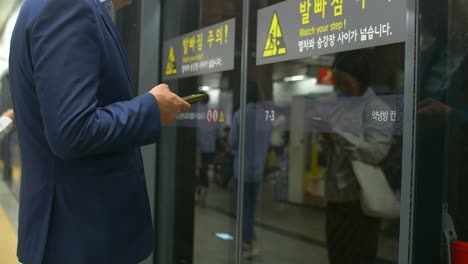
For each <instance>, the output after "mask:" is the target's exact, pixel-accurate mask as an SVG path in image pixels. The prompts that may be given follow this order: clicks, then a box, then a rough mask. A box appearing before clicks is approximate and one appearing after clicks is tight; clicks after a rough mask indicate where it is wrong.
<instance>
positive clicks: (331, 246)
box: [233, 43, 404, 264]
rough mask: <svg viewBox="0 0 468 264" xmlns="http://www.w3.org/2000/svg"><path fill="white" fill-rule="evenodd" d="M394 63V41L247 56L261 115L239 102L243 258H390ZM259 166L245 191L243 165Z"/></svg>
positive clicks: (394, 256)
mask: <svg viewBox="0 0 468 264" xmlns="http://www.w3.org/2000/svg"><path fill="white" fill-rule="evenodd" d="M252 46H253V47H255V45H252ZM403 65H404V44H401V43H399V44H393V45H388V46H381V47H374V48H371V49H362V50H356V51H347V52H343V53H340V54H328V55H321V56H315V57H313V58H305V59H300V60H295V61H288V62H280V63H275V64H270V65H263V66H255V65H254V64H253V63H251V64H249V67H251V69H250V70H249V76H250V79H251V81H250V82H249V83H248V84H247V94H249V91H253V90H258V91H259V95H260V98H261V100H260V102H258V103H257V104H256V105H257V107H259V106H261V108H260V109H261V111H263V118H261V119H260V118H257V119H256V120H255V124H253V120H254V118H253V117H254V116H255V115H254V114H252V113H249V112H248V109H249V107H248V105H247V106H246V109H247V113H246V125H245V140H246V145H245V152H246V153H245V159H244V163H245V171H244V172H243V173H241V174H240V175H243V174H244V181H246V182H245V184H244V190H243V191H244V201H243V207H244V208H243V214H244V215H243V227H244V230H242V231H243V232H242V235H243V238H242V240H243V245H244V246H243V248H242V251H243V260H244V262H243V263H274V264H275V263H304V264H305V263H331V264H334V263H339V264H343V263H353V264H354V263H364V264H366V263H380V262H387V263H397V262H398V249H399V243H398V241H399V190H400V188H401V163H402V160H401V156H402V126H403V119H402V117H403V106H402V105H403V83H404V80H403V75H404V69H403ZM252 83H255V84H256V85H255V86H253V85H252ZM257 110H258V113H257V115H259V112H260V110H259V109H257ZM249 118H250V120H249ZM251 122H252V123H251ZM265 124H268V127H269V129H271V133H269V134H267V133H264V134H263V137H267V139H265V138H262V139H265V141H263V140H262V141H260V140H259V136H258V133H259V132H260V131H261V130H262V127H264V126H265ZM233 126H234V124H233ZM249 140H250V141H249ZM264 142H268V146H263V143H264ZM234 143H235V142H234ZM259 154H261V155H264V156H262V157H261V159H260V158H257V159H256V158H255V155H259ZM252 162H255V163H257V164H256V165H255V166H254V165H249V164H250V163H252ZM353 164H360V166H361V167H362V166H364V167H365V169H364V170H362V169H359V168H355V166H353ZM260 168H261V171H260V175H261V176H259V178H257V181H255V185H253V186H255V187H256V188H254V191H255V192H254V194H255V195H256V196H257V199H256V200H252V198H251V196H250V192H251V189H252V188H251V186H252V183H251V182H249V180H248V179H249V177H248V176H245V175H247V174H248V173H253V172H254V171H256V170H260ZM357 174H360V175H361V176H363V177H362V178H364V180H358V177H357V176H358V175H357ZM360 178H361V177H360ZM365 178H367V179H368V180H366V179H365ZM375 178H377V179H379V180H378V183H377V184H376V185H375V182H374V179H375ZM369 179H370V180H369ZM364 185H366V186H367V185H371V186H372V187H371V188H367V190H370V191H371V192H373V193H376V191H375V190H378V191H377V193H379V191H380V190H383V191H382V192H381V194H379V195H378V198H379V199H378V200H379V201H381V202H382V201H383V205H384V207H385V210H383V209H381V208H379V207H377V208H375V207H372V206H373V204H370V205H371V206H369V203H366V202H363V198H362V197H363V195H364V193H368V192H363V189H364V188H363V186H364ZM257 188H258V189H257ZM367 201H368V200H367ZM252 205H254V206H255V208H253V209H252ZM374 209H375V210H374ZM248 210H251V211H248ZM250 212H253V213H252V214H251V213H250ZM246 215H247V217H249V219H246ZM252 215H253V217H254V218H253V219H254V221H252V218H251V217H252ZM252 222H254V223H255V228H254V229H250V230H255V233H254V234H255V236H251V234H250V233H249V232H248V231H249V229H248V228H249V227H251V225H250V224H251V223H252ZM246 227H247V230H246ZM252 242H253V243H252Z"/></svg>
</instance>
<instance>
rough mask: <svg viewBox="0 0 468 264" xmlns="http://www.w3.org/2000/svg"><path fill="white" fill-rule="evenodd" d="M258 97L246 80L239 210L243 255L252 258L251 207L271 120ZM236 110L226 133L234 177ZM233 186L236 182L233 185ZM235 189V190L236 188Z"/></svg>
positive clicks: (254, 247)
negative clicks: (243, 151)
mask: <svg viewBox="0 0 468 264" xmlns="http://www.w3.org/2000/svg"><path fill="white" fill-rule="evenodd" d="M258 99H259V91H258V88H257V84H256V83H254V82H249V83H248V87H247V105H246V120H245V126H246V127H245V131H246V133H245V155H244V157H243V158H244V172H243V173H242V176H243V177H244V201H243V214H242V221H243V226H242V240H243V250H244V251H243V257H245V258H252V257H255V256H257V255H258V254H259V249H258V247H257V243H256V241H257V237H256V232H255V211H256V206H257V199H258V193H259V190H260V184H261V181H262V178H263V173H264V168H265V163H266V159H267V153H268V148H269V143H270V137H271V130H272V124H271V122H269V121H265V108H264V107H263V106H262V105H261V104H259V103H256V102H257V101H258ZM240 129H241V127H240V112H239V110H238V111H236V113H235V114H234V120H233V124H232V130H231V134H230V140H229V141H230V143H231V146H232V151H233V154H234V162H235V163H234V177H235V179H236V181H235V182H236V183H237V180H238V179H237V177H238V176H239V174H238V172H239V171H238V170H239V167H238V166H239V159H240V158H241V156H240V154H239V132H240ZM235 189H236V190H237V184H236V188H235ZM236 193H237V191H236Z"/></svg>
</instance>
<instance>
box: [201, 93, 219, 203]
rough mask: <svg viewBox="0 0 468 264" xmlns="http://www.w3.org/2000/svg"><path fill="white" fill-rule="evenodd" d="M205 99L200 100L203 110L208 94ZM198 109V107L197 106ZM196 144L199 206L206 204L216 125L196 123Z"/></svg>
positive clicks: (214, 147) (205, 107) (214, 148)
mask: <svg viewBox="0 0 468 264" xmlns="http://www.w3.org/2000/svg"><path fill="white" fill-rule="evenodd" d="M204 94H205V95H206V97H205V99H204V100H203V101H202V102H201V103H202V107H201V109H203V110H204V111H205V112H206V110H207V107H208V103H209V101H210V97H209V96H208V94H206V93H204ZM199 109H200V108H199ZM197 144H198V150H199V151H200V156H201V170H200V173H199V179H200V182H199V188H198V191H197V192H198V203H199V205H200V206H201V207H205V206H206V197H207V194H208V186H209V177H208V172H209V168H210V165H211V164H212V163H213V160H214V158H215V151H216V126H215V125H214V124H212V123H207V121H206V120H202V121H201V123H199V125H198V133H197Z"/></svg>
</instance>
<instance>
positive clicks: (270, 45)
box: [263, 12, 287, 58]
mask: <svg viewBox="0 0 468 264" xmlns="http://www.w3.org/2000/svg"><path fill="white" fill-rule="evenodd" d="M286 52H287V51H286V45H285V43H284V39H283V32H282V31H281V25H280V23H279V20H278V15H277V14H276V12H274V13H273V19H272V21H271V25H270V31H269V33H268V38H267V41H266V44H265V49H264V51H263V58H267V57H273V56H278V55H283V54H286Z"/></svg>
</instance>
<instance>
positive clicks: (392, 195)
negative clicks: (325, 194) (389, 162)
mask: <svg viewBox="0 0 468 264" xmlns="http://www.w3.org/2000/svg"><path fill="white" fill-rule="evenodd" d="M352 166H353V171H354V174H355V175H356V178H357V180H358V182H359V185H360V186H361V208H362V210H363V211H364V213H365V214H366V215H368V216H372V217H377V218H384V219H394V218H398V217H399V216H400V197H399V194H398V193H396V192H394V191H393V190H392V188H390V185H389V184H388V181H387V178H385V174H384V173H383V171H382V169H381V168H380V167H377V166H372V165H369V164H366V163H363V162H361V161H357V160H354V161H352Z"/></svg>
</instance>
